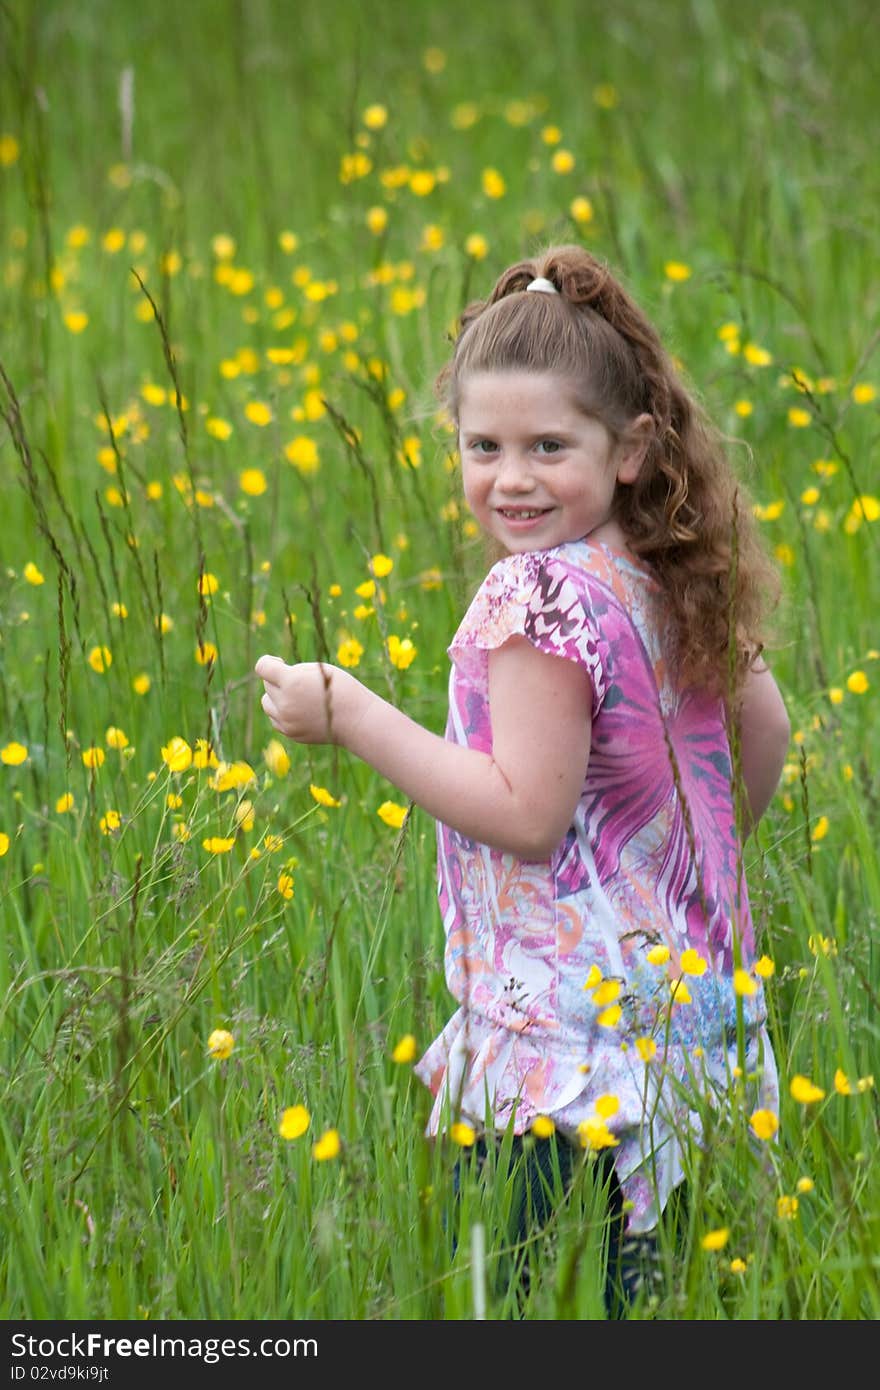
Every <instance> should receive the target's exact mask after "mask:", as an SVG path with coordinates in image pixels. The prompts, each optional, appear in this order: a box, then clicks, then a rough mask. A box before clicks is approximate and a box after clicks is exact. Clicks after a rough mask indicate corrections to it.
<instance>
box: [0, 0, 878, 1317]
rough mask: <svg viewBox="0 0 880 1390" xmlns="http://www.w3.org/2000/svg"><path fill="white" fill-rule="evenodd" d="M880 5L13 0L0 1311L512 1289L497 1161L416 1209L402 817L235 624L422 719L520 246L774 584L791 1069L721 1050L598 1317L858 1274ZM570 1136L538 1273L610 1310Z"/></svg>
mask: <svg viewBox="0 0 880 1390" xmlns="http://www.w3.org/2000/svg"><path fill="white" fill-rule="evenodd" d="M876 39H877V20H876V14H875V12H874V10H873V7H872V6H871V5H869V4H867V3H859V0H850V3H848V4H847V5H846V6H843V7H836V6H828V5H825V4H822V3H819V0H803V3H799V4H798V3H791V0H782V3H779V4H773V3H772V2H771V3H767V4H761V3H757V0H741V3H738V4H736V5H734V4H727V3H724V0H687V3H672V4H668V5H662V6H660V5H653V4H649V3H647V0H622V2H621V3H620V4H616V5H613V6H609V5H600V4H598V3H595V0H582V3H578V2H577V0H549V3H547V4H544V5H537V4H534V3H527V0H509V3H507V4H505V5H503V6H501V5H498V6H497V7H496V6H491V5H490V6H483V7H478V6H474V5H467V4H464V3H462V0H448V3H446V4H444V5H442V6H440V5H434V4H428V3H412V4H410V5H402V4H400V5H398V4H394V3H390V4H389V3H386V4H384V5H378V4H375V3H373V0H367V3H365V4H356V3H354V0H337V2H336V3H334V4H331V5H318V4H315V3H314V2H313V0H304V3H300V4H293V3H289V4H284V3H281V0H210V2H209V0H190V3H188V4H186V5H174V4H170V3H168V0H154V3H152V4H150V5H139V4H135V3H133V0H116V3H113V4H111V3H109V0H90V3H88V4H85V5H83V4H74V3H72V0H70V2H68V0H46V3H36V0H34V3H26V2H22V3H17V2H16V0H5V3H2V4H0V54H2V76H0V284H2V294H0V315H2V334H0V368H2V373H0V410H2V423H0V470H2V471H0V476H2V478H3V483H4V489H3V491H4V503H3V510H4V515H3V519H2V525H0V560H2V563H0V920H2V931H3V935H2V947H0V1086H2V1100H0V1146H2V1155H0V1232H2V1239H0V1290H2V1292H0V1310H2V1315H3V1317H4V1319H34V1320H40V1319H83V1318H92V1319H95V1318H112V1319H137V1318H143V1319H158V1320H162V1319H212V1320H216V1319H345V1320H365V1319H379V1320H406V1319H432V1320H437V1319H449V1320H455V1319H470V1318H473V1317H475V1316H479V1317H482V1316H485V1317H487V1318H490V1319H491V1318H504V1317H507V1316H509V1315H510V1314H511V1311H512V1309H511V1298H510V1295H509V1294H508V1293H506V1292H505V1289H504V1287H503V1285H502V1286H500V1287H499V1286H498V1281H497V1280H496V1278H495V1273H496V1270H497V1269H498V1268H499V1267H500V1264H499V1262H500V1261H502V1260H504V1259H505V1258H506V1257H507V1255H508V1254H509V1253H510V1252H509V1251H508V1250H507V1244H506V1237H505V1216H506V1210H507V1207H508V1205H509V1201H510V1194H509V1191H508V1189H507V1187H506V1186H505V1184H504V1183H502V1182H498V1183H496V1184H494V1185H493V1184H483V1183H480V1182H479V1181H478V1180H477V1177H476V1175H475V1173H474V1172H473V1171H472V1168H471V1167H470V1166H469V1164H468V1158H467V1149H466V1148H464V1149H462V1150H460V1152H461V1153H462V1154H463V1155H464V1161H465V1162H464V1177H463V1182H462V1191H461V1195H460V1199H459V1202H458V1205H457V1209H456V1211H455V1212H454V1213H453V1205H454V1203H453V1193H452V1179H451V1170H452V1165H453V1162H454V1160H455V1157H456V1156H457V1152H459V1151H456V1150H455V1145H454V1144H451V1143H450V1144H447V1145H440V1146H434V1145H432V1144H430V1143H429V1142H428V1141H427V1140H426V1139H425V1138H424V1127H425V1123H426V1120H427V1117H428V1114H429V1111H430V1104H431V1098H430V1095H429V1094H428V1092H427V1090H426V1089H425V1088H424V1087H423V1086H422V1084H421V1083H420V1082H419V1081H417V1080H416V1079H415V1077H414V1076H413V1074H412V1063H413V1059H414V1058H415V1057H417V1056H419V1055H420V1054H421V1051H422V1050H423V1049H424V1047H425V1046H427V1044H428V1043H429V1042H430V1041H431V1040H432V1039H433V1037H434V1036H435V1035H436V1033H437V1032H438V1031H439V1029H440V1028H441V1027H442V1026H443V1024H444V1023H445V1022H446V1020H447V1018H448V1017H449V1014H450V1011H451V1007H452V1005H451V1001H450V997H449V995H448V993H447V990H446V986H445V982H444V977H443V962H442V952H443V940H442V927H441V922H440V917H439V912H438V909H437V904H436V887H435V863H434V827H433V824H432V823H431V821H430V820H429V819H428V817H427V816H425V815H424V814H423V813H422V812H421V811H420V810H419V809H418V808H410V807H408V805H407V803H406V801H405V798H403V797H402V796H401V794H400V792H399V790H398V789H397V788H395V787H393V786H389V785H387V784H386V783H383V782H382V781H381V779H379V778H377V777H376V776H375V775H374V774H373V773H372V772H371V771H370V770H369V769H367V768H365V767H364V766H363V765H362V764H359V763H357V762H356V761H355V760H353V759H351V758H349V757H348V756H347V755H344V754H341V753H339V752H337V751H336V750H334V749H332V748H314V749H306V748H300V747H297V746H295V745H292V744H287V745H285V744H284V742H283V740H280V739H278V738H277V737H275V736H274V735H273V731H272V729H271V727H270V726H269V725H268V723H267V721H266V719H265V717H264V716H263V714H262V712H261V710H260V706H259V696H260V694H261V689H260V688H259V683H258V682H256V681H255V679H254V678H253V677H252V674H251V672H252V668H253V664H254V662H255V660H256V659H257V658H258V657H259V656H260V655H261V654H262V653H263V652H271V653H274V654H277V655H280V656H282V657H284V658H285V659H286V660H296V659H303V660H313V659H319V658H326V659H329V660H331V661H336V662H339V663H341V664H343V665H346V666H348V667H349V668H351V669H353V670H354V671H355V673H356V674H357V675H358V676H360V677H363V679H364V680H365V681H367V682H368V683H370V684H372V685H373V686H374V687H375V688H376V689H378V690H379V691H380V692H382V693H383V694H384V695H386V696H387V697H388V698H389V699H391V700H393V701H394V702H395V703H397V704H399V705H400V706H401V707H403V708H405V709H406V710H407V711H408V712H409V713H410V714H412V715H413V716H414V717H415V718H417V719H419V720H420V721H422V722H423V723H425V724H427V725H428V726H429V727H431V728H433V729H435V730H436V731H437V732H441V731H442V729H443V725H444V721H445V711H446V682H447V676H448V658H447V656H446V644H447V642H448V640H449V638H450V636H451V634H452V632H453V631H454V629H455V627H456V625H457V622H458V619H459V618H460V616H461V614H462V613H463V612H464V608H465V606H466V604H467V601H468V597H469V595H470V594H471V593H472V592H473V590H474V588H475V587H476V584H477V583H478V582H479V580H480V578H481V577H482V574H483V572H484V569H485V554H484V549H483V544H482V541H481V539H480V537H479V536H478V535H477V533H476V528H475V526H474V523H473V521H472V520H471V519H470V518H469V516H468V513H467V509H466V507H465V505H464V503H463V500H462V498H461V494H460V487H459V479H458V471H457V460H456V454H455V438H454V435H453V434H452V433H451V432H450V429H449V426H448V424H447V422H445V421H444V419H443V417H442V414H441V413H440V412H439V409H438V404H437V401H436V399H435V397H434V394H433V390H432V382H433V379H434V377H435V375H436V373H437V371H438V370H439V369H440V367H441V366H442V364H443V362H444V361H445V356H446V352H447V350H448V345H449V335H450V333H451V332H452V331H453V328H454V324H455V321H456V317H457V315H458V314H459V312H460V311H461V309H462V308H463V307H464V305H465V304H466V303H467V302H468V301H469V300H470V299H472V298H475V297H481V296H483V295H485V294H487V293H488V291H489V289H490V287H491V285H492V283H493V282H494V279H495V277H496V275H497V273H498V272H499V271H500V270H501V269H502V268H503V267H504V266H506V265H507V264H509V263H510V262H512V261H513V260H515V259H518V258H520V257H522V256H524V255H528V254H530V253H531V252H533V251H534V250H535V249H537V248H538V247H540V246H542V245H543V244H545V243H548V242H550V241H578V242H582V243H583V244H585V245H587V246H589V247H590V248H591V249H592V250H594V251H595V252H596V253H597V254H598V255H600V256H602V257H604V258H605V259H607V260H608V261H609V262H610V263H611V264H612V266H613V267H614V268H615V269H616V270H617V271H618V273H619V274H620V275H621V276H622V277H623V279H624V281H625V283H626V284H627V285H628V286H629V287H630V288H631V289H632V291H633V292H634V294H635V296H636V298H637V299H638V300H639V301H640V302H641V303H642V304H643V305H644V306H645V308H646V309H647V310H648V312H649V313H650V314H651V316H652V317H653V318H654V320H655V322H656V323H657V324H658V326H659V327H660V329H661V331H662V333H663V334H664V336H665V337H666V339H667V341H668V342H669V344H670V345H671V348H672V350H673V352H674V353H675V355H676V357H677V358H678V360H679V361H680V363H681V364H682V369H683V371H684V372H685V374H686V376H687V378H688V380H689V381H690V382H691V383H692V385H693V388H694V390H695V391H696V393H697V394H698V395H699V396H700V398H701V399H702V400H703V401H704V402H705V404H706V406H707V408H708V409H709V411H710V413H711V414H712V415H713V417H714V418H715V419H716V420H717V421H718V422H719V424H720V425H721V426H722V428H723V429H724V431H725V432H726V434H727V436H728V437H729V440H730V450H731V457H732V459H733V460H734V463H735V466H736V467H737V470H738V472H739V474H740V476H741V478H742V480H743V485H744V487H746V488H747V489H748V491H749V494H750V496H751V498H752V499H753V503H754V506H755V509H756V514H757V516H758V517H759V519H760V524H761V527H762V529H763V531H764V534H765V535H766V538H767V542H768V545H769V547H770V549H771V550H772V552H773V553H774V554H775V556H776V559H777V561H778V564H779V568H780V573H781V576H782V581H783V598H782V600H781V602H780V606H779V610H778V612H777V614H776V615H775V621H774V632H773V638H772V642H771V644H770V646H769V649H768V655H769V659H770V662H771V665H772V667H773V670H774V672H775V674H776V676H777V679H778V681H779V684H780V687H781V688H782V690H783V692H784V694H785V698H786V702H787V705H788V708H789V712H790V716H791V724H792V743H791V748H790V754H789V757H788V760H787V763H786V767H785V771H784V774H783V780H782V784H781V786H780V789H779V793H778V795H777V796H776V798H775V800H774V803H773V805H772V807H771V809H770V811H769V812H768V813H767V815H766V817H765V818H764V820H763V821H762V823H761V825H760V826H759V827H758V830H757V833H756V834H755V835H754V836H752V837H751V839H750V840H749V841H748V843H747V846H746V871H747V876H748V881H749V886H750V892H751V897H752V907H753V914H754V918H755V922H756V927H757V929H758V932H759V938H760V950H761V952H762V954H763V955H764V956H765V957H766V961H767V966H766V970H767V979H766V989H767V995H768V1001H769V1009H770V1026H771V1032H772V1038H773V1043H774V1048H775V1050H776V1054H777V1060H778V1065H779V1071H780V1079H781V1083H782V1087H781V1089H782V1102H781V1108H780V1113H779V1115H778V1116H772V1117H770V1119H767V1118H766V1117H765V1118H764V1123H763V1124H760V1123H759V1124H758V1125H755V1124H753V1123H752V1122H751V1118H752V1117H751V1116H750V1114H749V1111H748V1108H747V1106H746V1105H745V1102H744V1100H743V1098H742V1092H741V1091H740V1090H738V1089H737V1087H736V1086H734V1097H733V1102H732V1104H731V1106H730V1108H729V1109H728V1110H726V1111H723V1112H719V1113H718V1114H717V1115H714V1116H713V1117H712V1118H711V1124H710V1126H709V1132H708V1139H707V1142H706V1145H705V1147H704V1148H703V1149H701V1150H700V1151H699V1152H693V1153H689V1154H688V1155H687V1164H688V1190H689V1200H688V1203H687V1207H686V1209H684V1210H683V1212H682V1213H681V1215H680V1230H679V1232H678V1235H677V1237H676V1242H677V1243H676V1244H675V1245H674V1244H673V1240H672V1238H671V1237H670V1239H669V1240H668V1241H665V1240H664V1243H663V1244H662V1246H661V1249H662V1252H663V1255H664V1281H663V1287H662V1291H661V1292H660V1293H659V1294H658V1295H657V1296H656V1297H655V1298H654V1299H653V1300H652V1301H651V1302H650V1304H643V1305H640V1306H638V1307H637V1308H636V1310H635V1311H634V1314H633V1316H634V1317H635V1318H649V1317H653V1318H657V1319H678V1318H685V1319H771V1320H773V1319H776V1320H778V1319H823V1320H838V1319H865V1318H868V1319H873V1318H874V1317H876V1316H877V1314H878V1313H880V1254H878V1252H880V1224H878V1223H880V1217H878V1213H880V1176H878V1175H880V1143H878V1128H877V1091H876V1087H875V1084H874V1080H875V1077H874V1073H875V1071H876V1059H877V1055H878V1054H877V1039H878V1027H880V1010H878V1003H880V1000H878V991H880V959H878V947H877V928H878V918H880V863H878V855H877V843H878V839H880V798H878V787H877V779H876V771H875V766H874V764H875V758H876V748H877V736H876V729H877V700H878V698H880V626H878V620H877V612H878V595H880V556H878V541H880V527H878V525H877V522H878V519H880V477H878V463H877V440H878V403H880V394H878V393H880V366H878V360H877V353H876V349H877V344H878V305H880V278H878V275H877V267H878V264H880V261H878V239H880V237H878V224H877V216H876V209H877V206H878V187H877V167H878V166H877V161H876V158H875V150H874V146H875V144H876V139H875V133H876V126H875V124H874V117H875V95H874V92H873V90H872V82H871V77H872V74H871V71H870V63H867V62H865V61H864V59H863V53H864V52H865V51H867V50H870V47H871V44H872V42H873V43H874V44H876ZM593 1173H594V1165H591V1162H590V1155H589V1154H585V1161H584V1168H583V1173H582V1175H581V1178H580V1179H579V1181H578V1183H577V1185H576V1189H575V1191H574V1193H573V1196H572V1199H571V1201H570V1202H569V1203H568V1204H567V1205H565V1206H564V1207H562V1208H561V1209H560V1211H559V1212H558V1214H557V1216H556V1217H555V1218H554V1222H553V1228H552V1233H551V1236H550V1239H549V1240H548V1241H547V1242H546V1243H545V1245H543V1246H542V1248H541V1251H540V1268H539V1276H540V1277H537V1278H533V1280H532V1285H531V1291H530V1295H529V1302H528V1306H527V1308H526V1314H525V1315H526V1316H527V1317H529V1318H542V1319H578V1318H579V1319H598V1318H601V1317H603V1316H604V1314H603V1309H602V1301H601V1287H602V1284H601V1251H602V1242H603V1222H602V1210H603V1207H602V1203H601V1193H600V1192H599V1190H598V1186H597V1184H596V1183H595V1182H594V1181H593ZM453 1221H454V1222H455V1223H456V1229H457V1230H458V1231H459V1238H458V1241H457V1243H455V1244H453V1242H452V1241H451V1240H450V1226H451V1224H452V1223H453Z"/></svg>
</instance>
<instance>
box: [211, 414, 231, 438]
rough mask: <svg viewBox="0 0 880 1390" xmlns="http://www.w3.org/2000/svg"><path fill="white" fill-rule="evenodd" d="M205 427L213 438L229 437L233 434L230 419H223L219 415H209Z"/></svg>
mask: <svg viewBox="0 0 880 1390" xmlns="http://www.w3.org/2000/svg"><path fill="white" fill-rule="evenodd" d="M205 429H206V430H207V431H208V434H209V435H210V436H211V438H212V439H228V438H229V436H230V435H231V434H232V426H231V425H230V423H229V421H228V420H221V418H220V417H219V415H209V416H208V418H207V420H206V421H205Z"/></svg>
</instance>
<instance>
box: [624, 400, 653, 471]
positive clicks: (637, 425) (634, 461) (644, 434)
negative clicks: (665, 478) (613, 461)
mask: <svg viewBox="0 0 880 1390" xmlns="http://www.w3.org/2000/svg"><path fill="white" fill-rule="evenodd" d="M653 438H654V417H653V415H637V416H636V418H635V419H634V420H633V422H632V424H631V425H630V426H629V429H628V430H627V432H626V434H625V435H624V437H623V439H621V441H620V443H619V444H618V445H617V449H616V453H617V481H618V482H619V483H634V482H635V480H636V478H637V477H638V476H639V473H640V472H641V469H642V464H643V463H644V462H645V456H646V454H647V452H648V449H649V447H650V444H651V441H652V439H653Z"/></svg>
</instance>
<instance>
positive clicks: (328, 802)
mask: <svg viewBox="0 0 880 1390" xmlns="http://www.w3.org/2000/svg"><path fill="white" fill-rule="evenodd" d="M309 791H310V792H311V794H312V797H313V798H314V800H315V801H317V803H318V805H319V806H341V805H342V802H341V801H337V799H336V797H335V796H334V795H333V794H332V792H328V790H327V788H326V787H316V786H315V784H314V783H313V782H310V783H309Z"/></svg>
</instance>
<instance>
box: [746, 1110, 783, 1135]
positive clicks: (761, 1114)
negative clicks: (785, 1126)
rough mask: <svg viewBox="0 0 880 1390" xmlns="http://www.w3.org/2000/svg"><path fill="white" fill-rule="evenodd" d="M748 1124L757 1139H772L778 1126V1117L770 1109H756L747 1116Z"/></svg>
mask: <svg viewBox="0 0 880 1390" xmlns="http://www.w3.org/2000/svg"><path fill="white" fill-rule="evenodd" d="M749 1124H750V1125H751V1127H752V1131H753V1133H754V1134H755V1136H756V1138H758V1139H772V1138H773V1136H774V1134H775V1133H776V1131H777V1130H778V1128H779V1117H778V1116H777V1115H774V1113H773V1111H772V1110H756V1111H755V1112H754V1113H753V1114H752V1115H750V1116H749Z"/></svg>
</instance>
